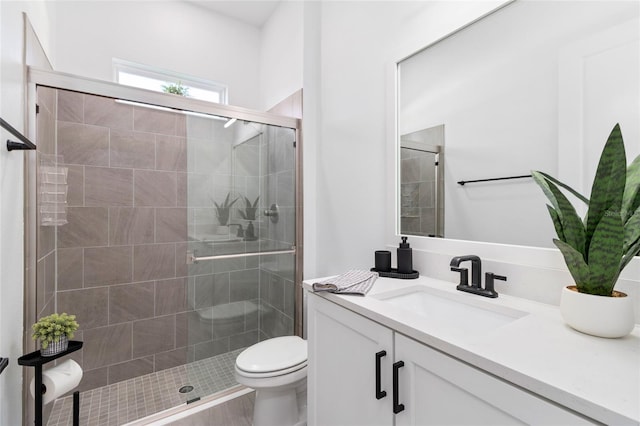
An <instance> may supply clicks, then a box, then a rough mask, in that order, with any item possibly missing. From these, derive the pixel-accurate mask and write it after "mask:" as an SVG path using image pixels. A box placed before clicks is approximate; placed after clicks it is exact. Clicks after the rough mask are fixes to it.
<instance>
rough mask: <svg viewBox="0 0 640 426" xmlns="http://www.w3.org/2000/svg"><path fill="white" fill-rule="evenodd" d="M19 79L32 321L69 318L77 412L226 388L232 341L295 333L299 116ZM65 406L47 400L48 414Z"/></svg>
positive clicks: (55, 416) (64, 79) (104, 411)
mask: <svg viewBox="0 0 640 426" xmlns="http://www.w3.org/2000/svg"><path fill="white" fill-rule="evenodd" d="M30 81H31V88H30V92H31V94H32V95H33V99H37V105H38V106H37V114H36V121H35V123H36V126H35V127H36V141H37V145H38V149H37V152H36V156H35V158H32V159H31V160H30V161H31V162H32V163H34V164H33V165H32V167H30V168H29V170H31V176H30V179H28V186H29V197H28V199H29V203H30V204H31V206H32V207H31V210H30V211H33V213H31V215H30V217H28V218H27V219H28V220H27V222H28V225H29V227H30V229H31V230H33V229H35V235H33V234H32V231H28V232H27V234H28V236H27V243H28V245H29V243H30V242H31V245H35V247H31V248H30V249H29V250H28V252H33V253H36V254H35V256H33V257H32V258H31V259H30V260H29V261H28V265H33V267H32V268H31V270H30V271H28V274H27V276H28V281H31V282H32V283H33V285H32V286H30V288H31V290H30V291H29V292H28V293H29V294H27V297H28V300H29V303H28V305H29V306H28V309H27V315H28V316H29V317H28V318H29V321H28V322H29V323H31V322H33V321H35V320H36V318H39V317H41V316H44V315H48V314H50V313H53V312H67V313H70V314H75V315H77V319H78V322H79V324H80V331H79V332H78V334H77V336H76V339H77V340H82V341H83V342H84V346H83V349H82V351H79V353H78V354H77V355H76V356H75V359H76V361H78V362H79V363H80V365H81V366H82V368H83V370H84V377H83V380H82V382H81V384H80V391H81V392H82V393H81V422H82V420H83V418H85V419H89V418H91V419H94V418H99V419H100V421H99V423H100V424H123V423H126V422H129V421H132V420H135V419H139V418H141V417H145V416H148V415H150V414H153V413H155V412H158V411H162V410H165V409H168V408H171V407H175V406H178V405H180V404H185V403H188V402H193V401H197V400H199V399H200V398H204V397H207V396H209V395H212V394H215V393H217V392H220V391H224V390H227V389H229V388H233V387H234V386H237V384H236V382H235V380H234V378H233V365H234V361H235V357H236V356H237V354H238V353H239V352H240V351H241V350H242V349H243V348H245V347H247V346H250V345H252V344H254V343H257V342H258V341H260V340H263V339H266V338H270V337H275V336H282V335H291V334H300V330H301V326H300V322H301V321H300V319H301V312H300V307H301V303H300V302H301V288H300V282H301V276H302V270H301V267H300V265H301V252H300V248H301V244H300V242H301V224H300V218H301V215H300V211H301V206H300V198H301V197H300V196H299V194H300V192H299V191H300V162H299V159H300V158H301V157H300V146H299V120H297V119H294V118H289V117H281V116H276V115H271V114H266V113H259V112H254V111H249V110H246V109H242V108H235V107H228V106H221V105H216V104H211V103H207V102H202V101H197V100H191V99H187V98H183V97H180V96H177V95H167V94H160V93H153V92H148V91H145V90H139V89H134V88H129V87H125V86H120V85H116V84H113V83H107V82H100V81H94V80H87V79H83V78H78V77H73V76H68V75H63V74H59V73H52V72H46V71H39V70H33V69H31V70H30ZM31 240H32V241H31ZM70 406H71V401H70V400H69V401H67V400H65V399H59V400H57V401H56V402H55V405H53V408H51V409H49V410H47V411H45V413H46V414H49V421H48V424H49V425H61V424H67V423H68V420H69V418H68V409H69V408H70Z"/></svg>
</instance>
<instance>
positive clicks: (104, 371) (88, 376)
mask: <svg viewBox="0 0 640 426" xmlns="http://www.w3.org/2000/svg"><path fill="white" fill-rule="evenodd" d="M108 384H109V369H108V367H102V368H96V369H93V370H86V369H83V372H82V380H80V384H79V385H78V387H77V388H76V389H74V390H73V391H80V392H85V391H88V390H91V389H95V388H99V387H102V386H106V385H108Z"/></svg>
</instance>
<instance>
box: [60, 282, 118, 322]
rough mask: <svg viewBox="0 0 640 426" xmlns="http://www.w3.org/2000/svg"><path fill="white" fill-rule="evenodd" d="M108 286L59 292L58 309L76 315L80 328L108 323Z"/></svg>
mask: <svg viewBox="0 0 640 426" xmlns="http://www.w3.org/2000/svg"><path fill="white" fill-rule="evenodd" d="M108 297H109V289H108V288H107V287H98V288H91V289H82V290H69V291H59V292H58V310H59V311H60V312H66V313H68V314H72V315H75V316H76V321H78V325H79V326H80V328H79V329H80V330H89V329H93V328H95V327H101V326H105V325H107V324H108V312H107V306H108V300H109V299H108Z"/></svg>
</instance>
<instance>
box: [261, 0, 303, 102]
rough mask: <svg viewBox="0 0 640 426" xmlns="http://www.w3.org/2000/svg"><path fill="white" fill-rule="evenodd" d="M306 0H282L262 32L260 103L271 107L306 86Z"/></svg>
mask: <svg viewBox="0 0 640 426" xmlns="http://www.w3.org/2000/svg"><path fill="white" fill-rule="evenodd" d="M304 7H305V5H304V3H303V2H297V1H295V2H294V1H285V2H281V3H280V4H279V5H278V7H277V8H276V10H275V11H274V12H273V14H272V15H271V17H270V18H269V20H268V21H267V22H266V23H265V24H264V26H263V27H262V30H261V34H260V41H261V49H260V104H261V105H260V107H261V109H262V110H264V111H267V110H269V109H270V108H271V107H273V106H274V105H276V104H277V103H278V102H280V101H282V100H283V99H285V98H286V97H288V96H290V95H291V94H292V93H294V92H296V91H298V90H300V89H301V88H302V66H303V51H302V43H303V11H304Z"/></svg>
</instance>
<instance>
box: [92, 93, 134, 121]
mask: <svg viewBox="0 0 640 426" xmlns="http://www.w3.org/2000/svg"><path fill="white" fill-rule="evenodd" d="M84 122H85V123H87V124H95V125H98V126H104V127H111V128H114V129H125V130H132V126H133V107H132V106H131V105H127V104H122V103H118V102H116V101H115V99H111V98H105V97H101V96H93V95H87V96H85V100H84Z"/></svg>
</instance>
